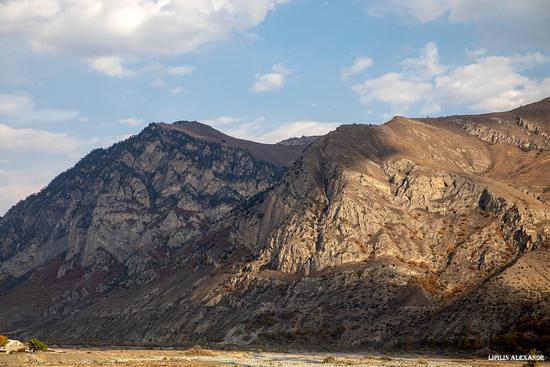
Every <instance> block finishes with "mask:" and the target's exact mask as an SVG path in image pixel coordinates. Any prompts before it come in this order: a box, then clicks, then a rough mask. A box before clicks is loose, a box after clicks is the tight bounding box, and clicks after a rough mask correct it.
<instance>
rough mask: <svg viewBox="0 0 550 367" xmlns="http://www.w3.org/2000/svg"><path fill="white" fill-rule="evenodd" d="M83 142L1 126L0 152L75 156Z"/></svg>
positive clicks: (49, 133) (59, 135)
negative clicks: (31, 152) (29, 152)
mask: <svg viewBox="0 0 550 367" xmlns="http://www.w3.org/2000/svg"><path fill="white" fill-rule="evenodd" d="M81 143H82V142H81V141H79V140H78V139H76V138H74V137H71V136H69V135H67V134H60V133H52V132H49V131H46V130H36V129H18V128H13V127H10V126H8V125H4V124H0V151H4V152H5V151H15V152H17V151H26V152H28V151H33V152H42V153H61V154H74V153H76V152H78V151H79V147H80V146H81V145H82V144H81Z"/></svg>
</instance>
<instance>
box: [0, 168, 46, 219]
mask: <svg viewBox="0 0 550 367" xmlns="http://www.w3.org/2000/svg"><path fill="white" fill-rule="evenodd" d="M54 177H55V172H51V171H48V172H46V171H45V170H44V169H42V170H18V171H16V170H2V169H0V216H2V215H3V214H4V213H5V212H6V211H7V210H8V209H9V208H10V207H11V206H12V205H14V204H16V203H17V202H18V201H19V200H23V199H25V198H26V197H27V196H29V195H30V194H32V193H35V192H38V191H40V189H42V188H43V187H44V185H45V183H47V182H49V181H50V180H51V179H52V178H54Z"/></svg>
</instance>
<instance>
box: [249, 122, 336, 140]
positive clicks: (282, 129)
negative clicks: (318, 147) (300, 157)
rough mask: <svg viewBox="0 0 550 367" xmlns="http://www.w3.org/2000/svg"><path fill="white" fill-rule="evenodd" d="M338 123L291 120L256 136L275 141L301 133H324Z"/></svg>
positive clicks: (333, 128) (301, 134)
mask: <svg viewBox="0 0 550 367" xmlns="http://www.w3.org/2000/svg"><path fill="white" fill-rule="evenodd" d="M340 125H341V124H340V123H336V122H321V121H293V122H288V123H284V124H281V125H279V126H278V127H276V128H275V129H273V130H271V131H267V132H265V133H263V134H262V135H260V136H259V137H258V141H261V142H265V143H277V142H279V141H281V140H284V139H288V138H293V137H301V136H303V135H305V136H311V135H325V134H328V133H329V132H331V131H332V130H335V129H336V128H337V127H338V126H340Z"/></svg>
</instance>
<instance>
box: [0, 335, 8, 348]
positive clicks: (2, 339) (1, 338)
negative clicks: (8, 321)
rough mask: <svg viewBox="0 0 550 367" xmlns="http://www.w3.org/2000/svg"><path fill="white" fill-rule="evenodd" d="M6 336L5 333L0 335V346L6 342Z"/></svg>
mask: <svg viewBox="0 0 550 367" xmlns="http://www.w3.org/2000/svg"><path fill="white" fill-rule="evenodd" d="M8 340H9V339H8V337H7V336H5V335H0V347H3V346H4V345H6V344H7V343H8Z"/></svg>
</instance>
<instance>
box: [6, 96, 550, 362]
mask: <svg viewBox="0 0 550 367" xmlns="http://www.w3.org/2000/svg"><path fill="white" fill-rule="evenodd" d="M168 126H170V128H165V129H166V130H170V131H172V129H175V130H178V129H179V127H180V126H179V125H168ZM198 126H200V127H201V129H203V128H204V127H202V126H201V125H198ZM146 131H147V130H146ZM163 131H164V130H163ZM144 133H145V132H144ZM549 133H550V99H545V100H543V101H540V102H538V103H535V104H532V105H529V106H525V107H521V108H518V109H516V110H513V111H509V112H504V113H493V114H486V115H476V116H450V117H445V118H437V119H409V118H404V117H396V118H394V119H393V120H391V121H390V122H388V123H386V124H384V125H380V126H371V125H347V126H342V127H340V128H338V129H337V130H336V131H334V132H332V133H329V134H328V135H326V136H324V137H321V138H319V139H317V140H316V141H314V142H313V143H311V144H310V145H309V146H308V147H307V148H306V150H305V151H303V153H302V154H301V156H300V157H299V158H298V159H297V160H296V161H295V162H294V163H293V164H291V165H290V166H289V167H288V168H287V169H286V170H285V172H284V174H283V175H282V177H280V178H279V176H278V175H277V172H279V171H277V172H276V168H274V167H280V166H274V165H267V163H264V164H266V167H265V168H264V169H267V168H269V170H268V172H270V173H269V174H268V173H267V172H266V173H264V174H265V175H266V176H269V177H272V180H271V181H270V180H266V184H265V185H263V186H261V187H260V186H259V185H258V184H257V186H253V187H255V188H256V190H255V192H260V191H261V190H262V189H263V188H267V187H269V184H268V183H267V182H268V181H269V182H270V183H273V186H272V187H270V188H268V189H267V190H265V191H262V192H261V193H259V194H258V195H255V196H253V197H252V194H249V195H246V194H242V196H241V198H242V200H241V201H240V203H239V204H237V203H236V201H237V200H236V199H235V201H231V202H232V203H235V204H234V205H233V206H232V207H230V205H226V206H224V207H223V209H220V208H219V207H212V208H210V207H207V208H208V210H213V211H214V212H215V214H216V215H211V216H207V218H208V220H206V219H205V222H201V223H208V224H206V227H207V230H205V231H203V232H200V231H199V230H197V232H193V231H192V230H189V231H188V230H187V227H186V226H183V225H181V224H179V225H176V226H175V227H172V228H170V229H168V230H167V232H165V237H160V238H162V240H160V241H159V242H158V243H159V244H160V245H158V246H160V247H161V248H166V247H169V246H168V243H169V241H170V239H171V238H172V237H171V236H172V235H174V233H178V232H181V233H182V234H181V236H182V237H181V238H182V239H178V240H177V241H178V244H179V247H178V250H177V251H173V252H167V253H165V256H166V257H167V258H168V259H169V260H167V261H166V262H164V263H163V264H169V265H165V267H168V266H169V269H170V270H169V271H165V272H163V273H162V274H158V275H156V276H152V277H149V278H147V279H145V280H141V281H140V282H138V283H139V285H140V286H139V287H136V286H135V287H128V289H118V288H117V289H114V290H112V291H110V290H108V291H105V292H104V295H103V296H101V297H99V296H96V297H94V298H93V299H92V300H90V301H89V302H88V303H84V302H82V301H78V300H80V299H81V298H79V297H78V296H77V297H76V298H75V299H76V300H77V301H75V302H74V303H73V304H72V306H70V307H69V306H66V307H62V308H61V309H57V308H56V305H58V304H61V303H62V301H61V300H56V299H52V298H47V297H46V296H44V297H42V296H41V297H38V298H39V302H37V303H36V304H38V305H43V306H40V307H36V308H35V309H34V310H29V311H28V312H29V313H30V312H31V311H33V312H37V314H40V315H41V318H40V320H30V319H24V317H23V316H24V315H23V313H19V314H18V313H17V312H16V311H14V309H15V308H16V307H17V306H18V305H19V304H20V303H21V300H22V299H24V297H25V296H26V295H28V293H29V292H31V291H34V292H36V289H38V288H40V287H42V288H43V289H45V290H48V292H51V291H52V289H53V290H54V293H55V292H58V291H57V289H58V288H59V289H61V290H63V289H66V286H65V285H64V284H65V283H64V282H66V279H67V278H70V276H69V275H68V274H70V273H63V272H62V273H60V270H56V272H54V271H52V270H49V269H50V268H49V267H51V268H52V269H53V270H55V269H64V267H66V265H65V264H66V263H67V256H68V255H67V254H69V253H70V252H67V254H63V257H62V260H57V261H58V262H57V263H55V265H54V264H53V263H52V265H48V266H49V267H46V266H43V267H42V268H39V269H38V270H34V271H31V275H30V276H28V277H27V278H25V280H23V279H21V278H19V279H18V280H11V281H9V282H7V283H9V284H12V285H10V286H6V285H4V287H6V289H7V290H6V291H5V292H4V293H3V296H2V297H0V310H2V311H0V324H4V325H8V327H10V328H11V330H12V331H14V332H15V333H19V334H21V335H27V334H29V333H31V330H32V332H33V333H40V336H42V337H43V338H45V339H50V340H57V341H65V342H75V343H82V342H83V341H90V342H93V341H95V342H105V343H121V342H135V343H167V342H168V343H174V344H177V343H180V342H181V341H183V340H186V341H194V342H201V341H215V342H222V343H228V344H249V343H254V344H268V345H278V344H284V345H289V344H290V345H294V346H299V345H303V346H309V347H312V346H315V347H323V346H324V347H339V348H372V347H381V348H386V347H412V346H418V345H421V346H432V347H438V348H440V347H443V346H450V347H462V348H474V349H475V348H480V347H483V346H487V345H490V346H491V347H493V348H505V349H507V350H513V349H514V348H520V349H521V348H528V347H532V346H535V347H538V348H539V349H541V348H542V349H544V348H547V347H548V344H547V343H545V340H546V341H547V340H548V337H550V335H549V332H548V329H549V328H548V327H547V326H548V325H550V313H549V311H550V310H549V305H550V267H549V266H548V265H549V264H550V207H549V204H548V200H549V196H548V195H549V192H550V176H549V173H550V148H549V144H550V139H549V135H548V134H549ZM142 134H143V133H142ZM196 134H198V133H196ZM196 136H197V135H195V137H196ZM218 141H219V140H218ZM195 144H197V143H195ZM115 147H116V146H115ZM115 147H113V148H111V149H114V148H115ZM284 148H285V149H287V148H288V146H285V147H284ZM187 149H191V147H189V148H187ZM245 151H248V152H250V153H251V154H252V150H250V149H246V150H245ZM144 152H145V150H144ZM147 152H149V150H147ZM111 155H112V154H109V156H111ZM143 155H144V157H145V156H147V154H143ZM187 159H188V160H190V159H191V157H188V158H187ZM264 162H265V161H264ZM77 167H78V165H77ZM257 169H258V170H259V172H264V171H262V170H260V169H259V168H257ZM229 171H231V170H229ZM151 172H156V169H155V170H152V171H151ZM231 172H232V171H231ZM96 176H97V175H96V174H94V175H93V176H91V177H96ZM54 183H55V181H54ZM52 185H53V183H52ZM222 187H223V188H224V190H221V191H216V194H217V193H218V192H224V193H225V192H230V191H231V190H230V189H229V188H231V187H233V183H231V184H228V185H227V186H224V185H222ZM247 187H248V186H247ZM180 190H181V186H180ZM226 190H228V191H226ZM252 191H254V190H252V189H251V190H250V191H247V192H252ZM105 192H106V193H108V194H110V195H112V190H110V189H108V190H106V191H105ZM170 192H173V195H181V193H180V192H179V191H178V190H177V189H174V191H170ZM176 193H177V194H176ZM230 197H231V196H230ZM247 197H251V198H250V199H248V200H246V198H247ZM231 198H233V197H231ZM181 199H183V202H187V201H188V200H189V199H187V198H184V197H181ZM111 200H112V199H111ZM115 202H116V201H115ZM196 203H197V205H204V204H200V203H202V201H200V200H197V201H196ZM20 205H22V204H20ZM181 205H183V203H182V204H181ZM36 208H37V209H38V208H39V207H38V206H37V207H36ZM201 208H202V207H201ZM205 210H206V209H205ZM14 213H18V211H17V210H15V211H14V209H12V211H10V213H8V215H7V216H6V217H5V218H2V222H0V223H7V222H6V218H10V217H11V216H13V215H14ZM201 213H202V211H201ZM135 215H136V216H135V217H133V218H134V219H135V220H137V221H138V223H139V221H140V220H141V219H140V218H141V217H142V215H143V214H142V213H136V214H135ZM29 217H30V216H29V215H28V214H27V215H26V216H25V215H21V216H20V217H19V218H20V219H19V220H20V221H21V222H22V220H23V219H24V218H29ZM67 217H68V218H70V217H74V216H73V215H70V214H68V215H67ZM214 218H217V220H215V219H214ZM27 220H31V218H29V219H27ZM11 223H13V224H12V227H9V228H17V225H15V222H11ZM53 223H54V222H52V224H51V225H50V227H51V228H55V225H53ZM0 228H4V229H3V231H4V232H3V233H6V232H7V231H8V230H7V229H6V228H8V226H7V225H6V224H4V227H0ZM136 228H141V227H139V226H138V227H136ZM155 228H157V227H155ZM192 228H195V227H192ZM157 230H158V229H157ZM96 232H97V231H92V232H91V233H92V235H94V236H95V235H96V234H95V233H96ZM199 232H200V233H202V234H201V235H196V234H195V233H199ZM54 233H55V232H54ZM118 233H120V232H119V231H116V233H111V234H110V236H114V235H115V234H118ZM126 233H133V232H132V229H131V227H130V228H129V229H128V232H126ZM154 233H156V232H154ZM49 236H51V237H52V238H55V235H51V234H50V235H49ZM138 237H139V238H143V239H144V240H143V241H144V242H143V246H147V245H146V244H149V243H150V241H149V240H148V238H156V237H154V236H152V237H145V236H143V235H139V236H138ZM94 238H95V237H94ZM115 238H116V237H115ZM11 243H15V244H16V245H11V247H10V244H11ZM23 243H25V244H26V243H28V242H25V241H22V240H19V242H17V241H15V240H13V242H6V241H4V242H2V251H6V250H5V248H7V249H10V248H14V247H15V246H21V248H22V249H24V248H25V247H24V246H23V245H22V244H23ZM51 243H55V242H51ZM71 243H72V242H71ZM104 243H106V241H105V242H104ZM115 243H116V242H115ZM6 244H8V245H7V246H6ZM26 246H29V245H26ZM55 246H56V245H50V247H48V251H50V248H56V247H55ZM128 246H130V245H129V244H128V243H126V244H125V245H124V246H122V248H124V249H125V248H127V247H128ZM35 247H36V248H42V247H41V246H39V245H38V244H36V245H35ZM114 248H115V249H118V248H119V247H116V246H114ZM130 248H131V247H130ZM8 251H9V250H8ZM42 251H45V250H42ZM118 251H122V250H118ZM12 252H13V253H19V252H17V251H16V250H13V251H12ZM2 253H3V254H4V253H6V252H2ZM7 253H8V254H9V252H7ZM91 253H94V254H97V253H99V252H98V251H95V252H93V251H92V252H91ZM114 253H115V254H116V253H118V252H117V251H114ZM3 256H4V257H3V258H2V259H10V257H9V256H5V255H3ZM12 257H13V255H12ZM33 258H34V257H33ZM50 258H52V259H53V258H54V257H53V255H52V256H50ZM81 258H82V257H81ZM84 258H85V257H84ZM60 259H61V258H60ZM69 259H70V257H69ZM2 261H3V262H2V269H4V268H8V267H6V266H5V264H8V265H9V264H10V262H9V260H8V261H6V260H2ZM60 264H62V265H60ZM143 264H144V265H145V266H144V267H142V268H139V269H138V272H137V273H138V274H127V276H126V278H127V279H134V278H138V279H139V274H141V272H146V270H147V267H150V266H151V265H150V264H155V262H154V261H151V260H149V259H146V260H144V261H143ZM81 265H82V263H81ZM161 268H162V267H161ZM55 274H57V275H56V276H54V275H55ZM11 276H12V277H13V278H16V277H17V276H18V275H17V274H12V275H11ZM19 276H20V275H19ZM10 279H11V278H10ZM4 284H6V281H4ZM94 284H95V283H94ZM8 288H9V289H8ZM86 289H88V288H86ZM45 292H46V291H44V292H43V293H45ZM88 292H89V290H88ZM38 294H41V293H40V292H38ZM65 298H66V297H65ZM46 306H48V307H46ZM44 309H45V311H44ZM6 310H10V311H11V312H14V313H15V315H16V316H14V313H11V314H9V313H8V312H7V311H6ZM27 315H29V314H27ZM547 353H548V352H547Z"/></svg>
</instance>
